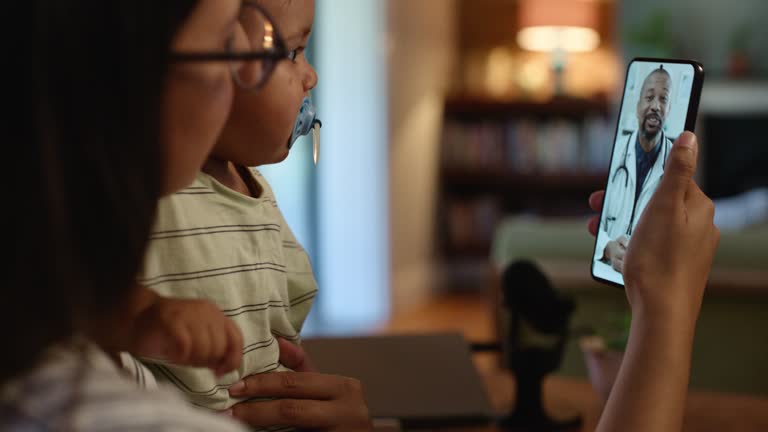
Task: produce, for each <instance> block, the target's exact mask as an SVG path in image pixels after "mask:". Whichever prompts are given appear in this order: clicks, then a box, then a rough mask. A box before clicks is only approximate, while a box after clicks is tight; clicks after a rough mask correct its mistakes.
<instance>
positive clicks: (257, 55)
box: [170, 0, 290, 90]
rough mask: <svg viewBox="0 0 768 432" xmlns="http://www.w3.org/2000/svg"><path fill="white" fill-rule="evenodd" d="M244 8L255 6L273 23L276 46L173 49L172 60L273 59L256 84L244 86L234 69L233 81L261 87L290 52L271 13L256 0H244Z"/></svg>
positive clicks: (240, 84)
mask: <svg viewBox="0 0 768 432" xmlns="http://www.w3.org/2000/svg"><path fill="white" fill-rule="evenodd" d="M240 7H241V9H242V8H246V7H250V8H254V9H256V10H258V11H259V13H261V14H262V15H264V17H265V18H266V19H267V21H268V22H269V23H271V24H272V29H273V31H274V48H273V49H272V50H269V51H254V52H248V53H234V52H221V51H219V52H214V51H211V52H204V51H200V52H195V51H190V52H176V51H172V52H171V53H170V58H171V61H173V62H182V63H195V62H211V61H213V62H223V61H227V62H238V61H254V60H271V61H272V64H271V65H270V67H269V68H268V71H267V73H265V75H264V78H262V79H261V81H260V82H259V83H258V84H257V85H255V86H251V87H249V86H244V85H243V84H242V83H241V82H240V80H239V78H238V77H237V72H236V71H235V70H234V69H232V71H231V73H232V79H233V81H234V82H235V83H236V84H237V85H238V86H239V87H241V88H243V89H244V90H258V89H259V88H261V87H262V86H263V85H264V83H266V82H267V81H268V80H269V78H270V77H271V76H272V71H274V69H275V65H276V64H277V63H278V62H280V61H281V60H288V58H289V57H288V56H289V54H290V52H289V51H288V48H287V46H286V44H285V40H284V39H283V36H282V34H280V30H279V29H278V28H277V25H276V24H275V20H274V19H273V18H272V16H271V15H269V13H268V12H267V11H266V10H265V9H264V8H263V7H261V6H259V5H258V4H256V3H255V2H254V1H249V0H244V1H243V3H242V5H241V6H240Z"/></svg>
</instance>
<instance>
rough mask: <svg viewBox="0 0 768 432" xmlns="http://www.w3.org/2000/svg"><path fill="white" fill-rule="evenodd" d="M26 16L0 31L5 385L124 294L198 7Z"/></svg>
mask: <svg viewBox="0 0 768 432" xmlns="http://www.w3.org/2000/svg"><path fill="white" fill-rule="evenodd" d="M20 3H22V4H23V5H22V6H19V7H20V8H23V9H24V10H23V11H21V12H19V13H18V14H16V15H15V16H11V17H10V18H9V17H7V16H6V17H5V20H4V21H5V22H4V24H7V25H9V26H11V28H13V29H14V32H16V35H15V37H14V41H13V44H14V45H13V47H12V49H11V50H10V52H8V51H6V56H7V57H6V58H8V59H11V61H10V62H8V61H4V66H3V68H4V69H6V71H11V72H10V73H11V75H12V79H10V80H7V81H6V82H5V85H6V89H7V90H8V91H6V97H5V98H4V100H5V102H6V106H7V107H11V110H10V111H11V113H10V118H8V117H6V120H9V125H8V127H9V129H8V131H7V133H6V135H5V137H4V138H5V139H6V140H8V141H6V143H5V145H4V148H5V150H6V152H7V153H6V156H5V160H6V164H7V165H12V166H13V167H14V171H13V172H14V173H15V178H14V181H12V182H11V186H10V188H11V189H12V192H11V196H12V197H13V198H12V199H11V200H9V201H7V204H9V205H7V206H6V212H8V213H10V214H11V215H12V216H11V223H10V224H8V225H7V226H6V229H7V230H9V231H12V233H13V236H14V240H15V242H14V250H13V254H14V261H13V264H12V267H11V269H10V273H11V277H10V283H7V284H6V285H5V287H4V290H3V291H4V292H3V294H2V299H3V300H2V304H3V305H4V306H5V307H4V309H5V310H4V311H3V312H2V313H0V328H1V329H3V331H4V332H5V336H4V337H3V340H5V341H6V343H4V344H3V355H0V383H3V382H6V381H7V380H8V379H10V378H12V377H14V376H16V375H18V374H20V373H22V372H24V371H25V370H27V369H29V368H31V367H33V366H34V365H35V363H36V361H38V360H39V358H40V356H41V355H42V353H43V352H44V351H45V350H46V349H47V348H48V347H50V346H51V345H53V344H55V343H58V342H62V341H66V340H68V339H70V338H71V337H73V336H74V335H75V334H76V333H77V332H79V331H81V330H82V327H81V325H82V321H83V320H85V319H87V317H89V316H93V315H95V314H99V313H109V311H114V310H116V309H115V308H116V307H118V305H120V303H121V302H123V301H125V300H126V298H127V296H128V295H129V294H130V293H131V292H132V289H133V286H134V283H135V278H136V275H137V273H138V270H139V268H140V266H141V262H142V260H143V255H144V251H145V247H146V244H147V239H148V236H149V230H150V227H151V224H152V221H153V217H154V212H155V207H156V203H157V199H158V198H159V196H160V193H161V189H162V186H163V185H162V182H163V179H164V177H163V167H164V160H163V157H164V152H163V148H162V147H161V143H160V136H161V131H160V128H161V120H162V119H161V114H160V113H161V105H162V95H163V87H164V84H165V81H166V79H167V70H168V65H169V55H168V54H169V48H170V44H171V41H172V39H173V36H174V34H175V33H176V31H177V30H178V28H179V26H180V25H181V24H182V22H183V21H184V19H185V18H186V17H187V16H188V14H189V13H190V12H191V10H192V9H193V8H194V6H195V4H196V3H197V0H107V1H105V0H53V1H52V0H25V1H24V2H20ZM10 15H13V14H10ZM16 27H18V28H16ZM7 73H8V72H6V74H7Z"/></svg>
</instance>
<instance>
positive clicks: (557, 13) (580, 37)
mask: <svg viewBox="0 0 768 432" xmlns="http://www.w3.org/2000/svg"><path fill="white" fill-rule="evenodd" d="M518 12H519V13H518V16H519V19H520V22H519V24H520V25H519V27H520V31H519V32H518V33H517V44H518V45H519V46H520V47H521V48H523V49H525V50H529V51H541V52H548V53H552V68H553V70H554V72H555V94H556V95H562V94H563V72H564V70H565V63H566V55H567V53H569V52H588V51H593V50H594V49H595V48H597V47H598V45H600V35H599V34H598V32H597V30H596V28H597V21H598V17H597V1H596V0H520V1H519V11H518Z"/></svg>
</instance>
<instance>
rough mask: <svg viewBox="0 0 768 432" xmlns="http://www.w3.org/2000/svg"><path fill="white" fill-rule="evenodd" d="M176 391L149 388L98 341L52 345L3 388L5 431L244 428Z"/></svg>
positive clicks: (236, 431)
mask: <svg viewBox="0 0 768 432" xmlns="http://www.w3.org/2000/svg"><path fill="white" fill-rule="evenodd" d="M172 390H173V389H159V390H156V391H151V392H150V391H145V390H142V389H139V388H137V387H136V385H135V383H134V382H133V381H131V380H130V379H128V378H127V377H125V376H123V374H122V373H121V372H120V371H119V370H118V368H117V367H116V365H115V364H114V363H113V362H112V361H111V360H110V359H109V358H108V357H107V355H106V354H104V352H103V351H101V350H100V349H99V348H97V347H96V346H95V345H92V344H89V343H86V342H78V343H71V344H66V345H62V346H60V347H56V348H52V349H51V350H50V351H49V352H48V353H47V354H46V355H45V357H44V358H43V359H42V361H41V362H40V363H39V364H38V365H37V367H35V368H34V370H33V371H31V372H29V373H28V374H26V375H25V376H23V377H19V378H18V379H16V380H14V381H13V382H10V383H7V384H5V385H3V386H2V387H0V430H2V431H14V432H33V431H34V432H43V431H45V432H48V431H77V432H102V431H104V432H106V431H111V432H121V431H126V432H127V431H156V432H181V431H188V432H193V431H199V432H204V431H205V432H207V431H221V432H244V431H245V430H247V429H245V428H244V427H243V426H240V425H239V424H237V423H235V422H234V421H233V420H232V419H229V418H226V417H224V416H222V415H217V414H210V413H206V412H202V411H201V410H198V409H195V408H194V407H191V406H189V404H187V403H186V402H185V401H184V400H183V399H182V398H181V397H179V395H178V394H176V393H175V392H173V391H172Z"/></svg>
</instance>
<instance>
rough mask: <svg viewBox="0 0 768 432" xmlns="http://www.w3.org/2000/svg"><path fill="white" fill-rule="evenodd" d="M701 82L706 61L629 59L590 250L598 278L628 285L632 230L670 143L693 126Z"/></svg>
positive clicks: (657, 178)
mask: <svg viewBox="0 0 768 432" xmlns="http://www.w3.org/2000/svg"><path fill="white" fill-rule="evenodd" d="M703 84H704V67H703V66H702V65H701V64H700V63H697V62H695V61H691V60H674V59H656V58H636V59H634V60H632V62H630V63H629V67H628V68H627V77H626V81H625V84H624V95H623V97H622V100H621V111H620V113H619V119H618V122H617V126H616V136H615V140H614V143H613V150H612V156H611V165H610V169H609V171H608V180H607V184H606V187H605V200H604V202H603V210H602V212H601V214H600V225H599V226H598V230H597V237H596V239H595V249H594V253H593V255H592V277H593V278H594V279H595V280H597V281H600V282H605V283H608V284H611V285H616V286H619V287H624V277H623V276H622V272H623V265H624V256H625V254H626V250H627V246H628V245H629V243H630V242H631V241H632V232H633V230H634V228H635V226H637V223H638V221H639V220H640V216H642V214H643V211H644V210H645V207H646V206H647V205H648V202H649V201H650V199H651V196H653V194H654V192H655V191H656V188H657V187H658V185H659V183H660V181H661V178H662V176H663V175H664V169H665V167H666V162H667V157H668V156H669V152H670V150H671V149H672V143H673V142H674V141H675V139H677V137H678V136H679V135H680V134H682V133H683V131H693V130H694V127H695V125H696V115H697V112H698V109H699V99H700V97H701V89H702V86H703Z"/></svg>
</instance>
